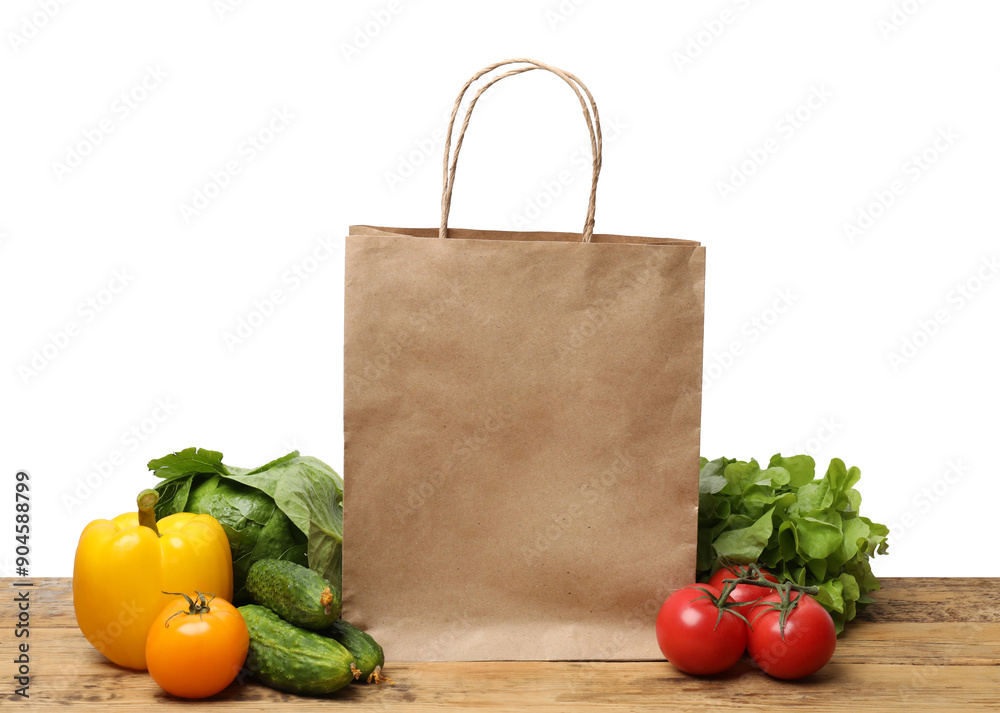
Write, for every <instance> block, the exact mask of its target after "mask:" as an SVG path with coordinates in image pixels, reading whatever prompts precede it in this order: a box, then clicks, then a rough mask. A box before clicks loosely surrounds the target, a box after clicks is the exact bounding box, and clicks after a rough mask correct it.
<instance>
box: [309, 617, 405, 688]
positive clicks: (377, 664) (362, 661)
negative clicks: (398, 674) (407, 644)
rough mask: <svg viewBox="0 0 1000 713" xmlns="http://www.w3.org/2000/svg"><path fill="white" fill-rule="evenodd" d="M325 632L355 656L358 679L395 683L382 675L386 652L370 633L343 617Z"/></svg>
mask: <svg viewBox="0 0 1000 713" xmlns="http://www.w3.org/2000/svg"><path fill="white" fill-rule="evenodd" d="M324 633H325V634H326V635H327V636H329V637H330V638H332V639H335V640H336V641H338V642H339V643H340V644H341V646H343V647H344V648H345V649H347V650H348V651H350V652H351V655H352V656H354V661H355V663H356V665H357V667H358V674H357V676H358V680H360V681H362V682H364V681H367V682H368V683H382V681H388V682H389V683H393V680H392V679H391V678H389V677H387V676H383V675H382V666H383V664H385V654H384V653H383V652H382V647H381V646H379V645H378V642H377V641H375V639H373V638H372V637H371V636H370V635H369V634H366V633H365V632H363V631H361V629H359V628H357V627H356V626H354V625H352V624H349V623H348V622H346V621H344V620H343V619H340V620H339V621H337V623H335V624H334V625H333V626H331V627H330V628H329V629H327V630H326V631H325V632H324Z"/></svg>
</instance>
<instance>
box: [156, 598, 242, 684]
mask: <svg viewBox="0 0 1000 713" xmlns="http://www.w3.org/2000/svg"><path fill="white" fill-rule="evenodd" d="M249 647H250V634H249V632H248V631H247V625H246V622H245V621H243V616H242V615H241V614H240V613H239V612H238V611H237V610H236V607H234V606H233V605H232V604H230V603H229V602H227V601H225V600H224V599H216V598H212V597H211V595H205V594H201V593H198V592H196V593H195V597H188V596H185V595H182V596H180V597H177V598H176V599H174V600H173V601H172V602H170V604H168V605H167V606H166V607H164V609H163V611H161V612H160V613H159V614H158V615H157V617H156V619H154V620H153V625H152V626H151V627H150V628H149V634H147V636H146V665H147V667H148V668H149V673H150V675H152V677H153V680H154V681H156V682H157V683H158V684H159V685H160V688H162V689H163V690H164V691H166V692H167V693H171V694H173V695H175V696H180V697H181V698H207V697H208V696H214V695H215V694H216V693H218V692H219V691H221V690H222V689H224V688H225V687H226V686H228V685H229V684H230V683H232V682H233V679H235V678H236V675H237V674H238V673H239V672H240V669H241V668H242V667H243V662H244V661H245V660H246V657H247V650H248V649H249Z"/></svg>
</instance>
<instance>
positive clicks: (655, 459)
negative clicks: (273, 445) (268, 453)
mask: <svg viewBox="0 0 1000 713" xmlns="http://www.w3.org/2000/svg"><path fill="white" fill-rule="evenodd" d="M511 63H519V64H523V63H527V65H528V66H527V67H524V66H520V67H518V68H516V69H513V70H510V71H508V72H507V73H506V74H503V75H501V76H500V77H498V78H495V79H493V80H492V81H490V82H489V83H488V84H486V86H484V87H483V88H482V89H481V90H480V94H481V93H482V92H483V91H485V90H486V89H487V88H488V87H489V86H491V85H492V84H493V83H494V82H496V81H499V79H502V78H504V77H508V76H512V75H514V74H518V73H521V72H524V71H530V70H533V69H536V68H537V69H545V70H547V71H551V72H553V73H554V74H556V75H557V76H559V77H560V78H562V79H563V80H564V81H566V82H567V83H568V84H570V86H571V87H573V89H574V91H575V92H576V94H577V96H578V97H579V98H580V101H581V104H582V105H583V107H584V112H585V114H586V116H587V124H588V127H589V128H590V130H591V145H592V147H593V150H594V157H595V159H594V167H593V186H592V191H591V199H590V205H589V211H588V215H587V220H586V223H585V227H584V231H583V233H582V234H580V233H551V232H505V231H485V230H457V229H449V228H448V227H447V220H448V210H449V207H450V203H451V191H452V187H453V181H454V175H455V168H456V166H457V161H458V150H459V149H460V148H461V144H462V138H463V136H464V132H465V128H466V126H467V125H468V120H469V114H471V111H472V108H473V107H474V106H475V102H476V99H478V98H479V95H480V94H477V95H476V97H475V99H473V101H472V102H471V106H470V107H469V109H468V113H467V115H466V118H465V122H464V124H463V126H462V131H461V133H460V135H459V137H458V140H457V143H456V151H455V156H454V158H453V159H452V162H451V164H450V166H449V164H448V160H447V156H448V153H449V152H450V146H451V129H450V128H449V132H448V139H447V142H446V148H445V153H446V158H445V181H444V198H443V201H442V222H441V227H440V228H435V229H406V228H373V227H368V226H355V227H352V228H351V231H350V233H351V234H350V236H349V237H348V238H347V290H346V307H345V310H346V323H345V354H344V359H345V361H344V372H345V396H344V400H345V408H344V443H345V456H344V471H345V477H344V482H345V503H344V535H345V537H344V571H343V581H344V617H345V618H346V619H348V620H349V621H352V622H353V623H354V624H356V625H358V626H360V627H362V628H364V629H367V630H368V631H369V632H370V633H371V634H372V635H373V636H374V637H375V638H376V639H377V640H378V641H379V642H380V643H381V644H382V645H383V647H384V648H385V651H386V655H387V656H388V657H389V658H390V659H395V660H397V661H425V660H493V659H549V660H551V659H649V658H659V657H660V653H659V651H658V649H657V645H656V637H655V633H654V621H655V617H656V612H657V610H658V608H659V605H660V604H661V603H662V601H663V599H664V598H666V596H667V595H668V594H669V593H670V592H671V591H673V590H674V589H676V588H677V587H680V586H683V585H684V584H687V583H689V582H690V581H692V580H693V578H694V573H695V545H696V535H697V533H696V527H697V506H698V463H699V461H698V458H699V452H698V449H699V427H700V411H701V365H702V325H703V315H704V269H705V250H704V248H702V247H700V246H699V244H698V243H696V242H690V241H683V240H669V239H661V238H645V237H634V236H623V235H602V234H594V233H593V222H594V206H595V203H594V200H595V193H596V186H597V176H598V173H599V171H600V163H601V134H600V121H599V117H598V114H597V108H596V106H594V105H593V98H592V97H591V96H590V93H589V92H588V91H587V90H586V87H584V86H583V85H582V84H581V83H580V82H579V80H577V79H576V77H573V76H572V75H570V74H568V73H565V72H562V71H561V70H558V69H555V68H552V67H548V66H546V65H543V64H541V63H538V62H534V61H531V60H509V61H508V62H501V63H498V64H496V65H493V66H492V67H489V68H487V69H485V70H483V71H482V72H480V73H478V74H477V75H476V76H474V77H473V78H472V79H471V80H470V81H469V83H468V84H466V87H465V88H464V89H463V90H462V93H461V94H460V95H459V98H458V101H456V104H455V112H454V113H453V115H452V124H453V125H454V119H455V116H457V112H458V108H459V105H460V103H461V100H462V97H463V95H464V94H465V91H466V90H467V89H468V87H469V86H470V85H471V84H472V82H473V81H475V80H476V79H478V78H479V77H481V76H482V75H484V74H485V73H486V72H489V71H492V70H493V69H496V68H497V67H499V66H502V65H505V64H511ZM581 90H582V91H583V94H581ZM584 95H585V96H586V100H585V99H584Z"/></svg>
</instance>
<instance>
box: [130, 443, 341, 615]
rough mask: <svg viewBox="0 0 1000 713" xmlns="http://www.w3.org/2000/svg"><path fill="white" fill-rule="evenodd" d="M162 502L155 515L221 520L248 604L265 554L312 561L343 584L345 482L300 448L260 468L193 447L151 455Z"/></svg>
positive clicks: (237, 585) (236, 581)
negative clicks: (251, 575)
mask: <svg viewBox="0 0 1000 713" xmlns="http://www.w3.org/2000/svg"><path fill="white" fill-rule="evenodd" d="M148 467H149V469H150V470H151V471H153V474H154V475H156V476H157V477H159V478H163V482H161V483H160V484H159V485H157V486H156V491H157V492H158V493H159V494H160V500H159V502H158V503H157V504H156V517H157V518H158V519H159V518H162V517H166V516H167V515H172V514H174V513H178V512H193V513H205V514H207V515H211V516H212V517H214V518H215V519H216V520H218V521H219V522H220V523H221V524H222V527H223V529H224V530H225V531H226V536H227V537H228V538H229V546H230V547H231V548H232V551H233V602H234V603H236V604H241V603H245V602H247V601H249V598H248V596H247V593H246V578H247V573H248V572H249V570H250V565H252V564H253V563H254V562H256V561H257V560H260V559H285V560H289V561H291V562H295V563H297V564H301V565H305V566H308V567H309V568H310V569H312V570H315V571H316V572H319V573H320V574H322V575H323V576H324V577H326V578H327V579H328V580H330V582H332V583H333V584H335V585H337V586H338V587H340V585H341V555H342V547H343V541H344V481H343V480H341V478H340V476H339V475H337V473H336V472H335V471H334V470H333V469H332V468H330V466H328V465H326V464H325V463H324V462H323V461H321V460H318V459H316V458H312V457H309V456H300V455H299V452H298V451H293V452H292V453H289V454H288V455H286V456H284V457H282V458H278V459H277V460H275V461H271V462H270V463H268V464H267V465H263V466H261V467H260V468H255V469H254V470H248V469H246V468H235V467H233V466H227V465H225V464H223V462H222V454H221V453H219V452H218V451H209V450H205V449H198V448H188V449H185V450H183V451H178V452H177V453H171V454H170V455H168V456H164V457H163V458H158V459H156V460H151V461H150V462H149V465H148Z"/></svg>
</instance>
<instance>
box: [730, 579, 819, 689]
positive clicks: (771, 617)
mask: <svg viewBox="0 0 1000 713" xmlns="http://www.w3.org/2000/svg"><path fill="white" fill-rule="evenodd" d="M792 599H793V600H796V601H798V603H797V604H796V605H795V608H794V609H792V611H791V613H790V614H789V615H788V619H787V620H786V621H785V632H784V637H782V634H781V630H780V627H779V617H780V613H779V612H778V611H776V610H774V609H768V608H766V607H765V606H764V605H766V604H767V603H769V602H775V603H777V602H778V601H780V599H779V596H778V593H777V592H775V593H774V594H770V595H768V596H767V597H765V598H764V599H763V600H762V601H761V602H760V603H759V604H757V605H756V606H755V607H754V608H753V609H751V611H750V614H749V616H748V617H747V618H748V619H750V624H751V627H752V628H751V629H750V631H749V634H748V636H747V651H748V652H749V654H750V658H751V659H753V661H754V663H755V664H757V665H758V666H760V668H761V669H762V670H763V671H764V673H766V674H769V675H771V676H774V677H775V678H785V679H793V678H803V677H804V676H808V675H809V674H812V673H816V671H819V670H820V669H821V668H823V667H824V666H825V665H826V663H827V662H828V661H829V660H830V658H831V657H832V656H833V652H834V650H835V649H836V648H837V630H836V628H835V627H834V625H833V619H832V618H831V617H830V614H829V612H827V610H826V609H824V608H823V607H822V606H821V605H820V604H819V602H817V601H816V600H815V599H813V598H812V597H810V596H809V595H805V596H801V595H800V594H799V593H798V592H792Z"/></svg>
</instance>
